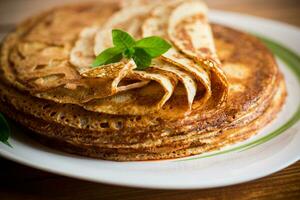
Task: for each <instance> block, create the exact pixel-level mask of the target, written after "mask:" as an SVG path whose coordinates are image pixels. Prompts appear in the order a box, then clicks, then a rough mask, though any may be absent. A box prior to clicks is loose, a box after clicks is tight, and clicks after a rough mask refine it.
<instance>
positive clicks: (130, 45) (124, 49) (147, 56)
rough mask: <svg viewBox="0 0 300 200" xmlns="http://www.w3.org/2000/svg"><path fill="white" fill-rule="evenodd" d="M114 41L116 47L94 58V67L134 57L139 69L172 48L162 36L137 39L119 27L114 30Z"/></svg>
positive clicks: (144, 67) (145, 66)
mask: <svg viewBox="0 0 300 200" xmlns="http://www.w3.org/2000/svg"><path fill="white" fill-rule="evenodd" d="M112 41H113V45H114V47H111V48H108V49H106V50H104V51H102V52H101V53H100V54H99V55H98V56H97V57H96V59H95V60H94V62H93V64H92V66H93V67H99V66H101V65H106V64H110V63H115V62H119V61H120V60H121V59H122V58H127V59H130V58H132V59H133V60H134V62H135V63H136V65H137V70H143V69H146V68H147V67H149V66H150V65H151V60H152V59H153V58H156V57H159V56H160V55H162V54H164V53H165V52H167V51H168V50H169V49H170V48H171V45H170V44H169V43H168V42H167V41H165V40H164V39H162V38H160V37H157V36H151V37H146V38H143V39H141V40H138V41H135V40H134V38H133V37H132V36H131V35H129V34H128V33H126V32H124V31H122V30H118V29H114V30H112Z"/></svg>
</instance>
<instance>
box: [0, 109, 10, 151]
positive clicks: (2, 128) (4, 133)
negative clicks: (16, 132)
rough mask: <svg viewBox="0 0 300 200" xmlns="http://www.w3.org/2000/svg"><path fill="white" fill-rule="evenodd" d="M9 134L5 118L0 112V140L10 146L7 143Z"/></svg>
mask: <svg viewBox="0 0 300 200" xmlns="http://www.w3.org/2000/svg"><path fill="white" fill-rule="evenodd" d="M9 136H10V128H9V125H8V123H7V121H6V119H5V118H4V116H3V115H2V114H1V113H0V142H2V143H4V144H6V145H8V146H10V147H12V146H11V145H10V144H9V143H8V139H9Z"/></svg>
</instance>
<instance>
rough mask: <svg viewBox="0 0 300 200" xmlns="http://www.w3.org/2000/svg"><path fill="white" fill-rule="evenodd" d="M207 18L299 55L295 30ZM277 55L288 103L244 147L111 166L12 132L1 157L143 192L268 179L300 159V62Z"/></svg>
mask: <svg viewBox="0 0 300 200" xmlns="http://www.w3.org/2000/svg"><path fill="white" fill-rule="evenodd" d="M210 15H211V16H210V17H211V21H213V22H217V23H220V24H224V25H229V26H231V27H234V28H237V29H241V30H244V31H248V32H252V33H257V34H260V35H262V36H264V37H266V38H269V39H271V40H273V41H276V42H278V43H281V44H284V45H285V46H286V47H288V48H289V49H290V50H292V51H293V52H295V53H296V54H298V55H299V54H300V44H299V42H300V29H298V28H295V27H292V26H290V25H285V24H282V23H278V22H274V21H270V20H265V19H261V18H257V17H251V16H245V15H241V14H234V13H228V12H221V11H211V13H210ZM279 51H281V53H282V52H283V54H284V55H282V56H283V58H285V59H288V61H289V62H290V64H292V65H293V66H294V69H293V70H292V69H291V68H290V67H288V65H287V64H285V63H284V62H283V61H282V60H280V59H278V63H279V65H280V68H281V70H282V71H283V73H284V75H285V78H286V82H287V87H288V93H289V94H288V98H287V103H286V105H285V106H284V108H283V110H282V112H281V113H280V114H279V116H278V118H277V119H276V120H275V121H273V123H271V124H270V125H268V126H267V127H266V128H265V129H263V130H262V131H261V132H260V133H259V134H258V135H256V136H254V137H253V138H251V139H250V140H247V141H245V142H243V143H239V144H236V145H234V146H230V147H227V148H226V149H222V150H221V151H217V152H211V153H207V154H202V155H197V156H192V157H188V158H184V159H177V160H169V161H151V162H112V161H103V160H96V159H89V158H84V157H79V156H74V155H70V154H66V153H62V152H58V151H55V150H53V149H49V148H46V147H44V146H42V145H39V144H38V143H36V142H35V141H32V140H31V139H29V138H27V137H26V136H25V135H23V134H17V133H16V130H15V131H14V132H13V136H12V138H11V139H10V143H11V144H12V145H13V148H9V147H8V146H6V145H4V144H0V154H1V155H2V156H3V157H6V158H8V159H10V160H14V161H16V162H19V163H22V164H25V165H28V166H31V167H35V168H38V169H42V170H45V171H49V172H53V173H57V174H61V175H65V176H70V177H75V178H80V179H85V180H90V181H95V182H102V183H110V184H117V185H126V186H134V187H145V188H168V189H192V188H211V187H219V186H225V185H231V184H236V183H241V182H245V181H250V180H253V179H257V178H260V177H263V176H266V175H269V174H271V173H274V172H276V171H278V170H281V169H283V168H285V167H287V166H288V165H290V164H292V163H294V162H296V161H297V160H299V158H300V124H299V122H297V121H298V120H299V115H300V114H299V113H300V111H299V104H300V82H299V77H300V64H299V63H300V59H299V57H298V58H297V56H296V55H293V54H292V53H290V52H289V51H285V49H280V48H279ZM286 54H288V55H286ZM297 64H299V65H298V66H296V67H295V65H297ZM297 67H298V68H297ZM297 70H298V71H297Z"/></svg>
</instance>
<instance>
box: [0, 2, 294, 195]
mask: <svg viewBox="0 0 300 200" xmlns="http://www.w3.org/2000/svg"><path fill="white" fill-rule="evenodd" d="M66 1H68V2H70V1H71V0H65V2H66ZM75 1H80V0H75ZM62 2H63V0H43V1H41V0H10V1H9V0H1V1H0V32H3V31H6V30H7V29H10V28H11V27H12V26H13V25H14V24H15V23H16V22H18V21H20V20H21V19H23V18H24V17H26V16H29V15H31V14H32V13H36V12H38V11H39V10H41V9H45V8H46V7H48V6H49V5H51V6H52V5H54V4H61V3H62ZM208 4H209V6H210V7H211V8H215V9H222V10H228V11H235V12H241V13H247V14H251V15H257V16H261V17H266V18H270V19H275V20H279V21H283V22H286V23H290V24H293V25H296V26H300V1H297V0H230V1H229V0H209V1H208ZM0 163H1V164H0V169H1V170H0V199H1V200H6V199H9V200H14V199H22V200H25V199H37V200H41V199H51V200H56V199H59V200H60V199H61V200H66V199H72V200H77V199H79V200H93V199H143V200H147V199H151V200H156V199H160V200H164V199H172V200H179V199H184V200H187V199H191V200H196V199H239V200H240V199H300V161H298V162H297V163H295V164H293V165H292V166H290V167H288V168H286V169H284V170H282V171H280V172H277V173H275V174H273V175H271V176H268V177H265V178H262V179H259V180H256V181H252V182H249V183H244V184H239V185H235V186H230V187H223V188H216V189H208V190H177V191H170V190H148V189H136V188H126V187H118V186H110V185H104V184H97V183H91V182H86V181H81V180H76V179H72V178H67V177H63V176H58V175H55V174H50V173H47V172H42V171H39V170H35V169H32V168H29V167H25V166H22V165H19V164H16V163H13V162H11V161H8V160H5V159H2V158H0Z"/></svg>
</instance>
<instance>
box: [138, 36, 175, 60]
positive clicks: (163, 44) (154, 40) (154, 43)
mask: <svg viewBox="0 0 300 200" xmlns="http://www.w3.org/2000/svg"><path fill="white" fill-rule="evenodd" d="M136 47H138V48H142V49H144V50H145V51H146V52H147V53H148V54H149V55H150V56H151V57H152V58H156V57H158V56H160V55H162V54H164V53H165V52H167V51H168V50H169V49H170V48H171V45H170V44H169V43H168V42H167V41H165V40H164V39H162V38H160V37H157V36H151V37H146V38H144V39H141V40H139V41H137V42H136Z"/></svg>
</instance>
